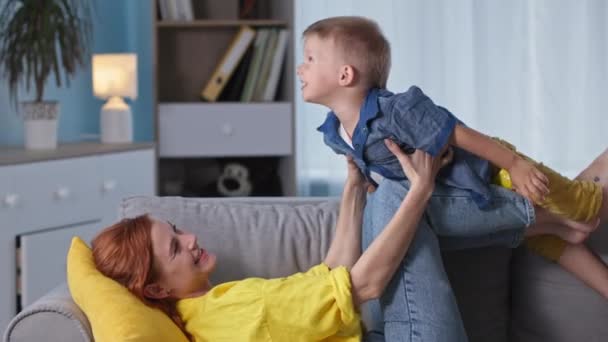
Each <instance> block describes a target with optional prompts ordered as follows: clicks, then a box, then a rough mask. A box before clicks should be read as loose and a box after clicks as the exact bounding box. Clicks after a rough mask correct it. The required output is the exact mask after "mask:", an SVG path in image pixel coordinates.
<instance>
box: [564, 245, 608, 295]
mask: <svg viewBox="0 0 608 342" xmlns="http://www.w3.org/2000/svg"><path fill="white" fill-rule="evenodd" d="M558 263H559V264H560V266H562V267H563V268H564V269H565V270H566V271H568V272H570V273H572V274H574V276H576V277H577V278H578V279H580V280H581V281H582V282H584V283H585V284H587V286H589V287H591V288H592V289H594V290H595V291H597V292H598V293H600V294H601V295H602V296H603V297H604V298H606V299H608V268H607V267H606V265H605V264H604V262H603V261H602V259H600V258H599V257H598V256H597V255H595V254H594V253H593V252H592V251H591V250H589V248H587V246H585V245H584V244H578V245H574V244H568V245H567V246H566V248H564V252H563V254H562V256H561V257H560V258H559V260H558Z"/></svg>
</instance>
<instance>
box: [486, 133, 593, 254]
mask: <svg viewBox="0 0 608 342" xmlns="http://www.w3.org/2000/svg"><path fill="white" fill-rule="evenodd" d="M495 139H496V140H497V141H498V142H499V143H500V144H502V145H503V146H505V147H507V148H509V149H510V150H512V151H514V152H516V153H517V154H518V155H520V156H521V157H523V158H525V159H526V160H528V161H530V162H532V163H534V165H535V166H536V167H537V168H538V169H539V170H540V171H541V172H542V173H543V174H544V175H545V176H546V177H547V178H548V179H549V186H548V187H549V194H548V195H547V196H546V197H545V199H544V200H543V201H542V202H540V203H537V204H538V205H539V206H541V207H542V208H545V209H547V210H548V211H550V212H552V213H554V214H556V215H559V216H562V217H566V218H569V219H572V220H575V221H582V222H586V221H589V220H591V219H593V218H595V217H597V215H598V212H599V210H600V208H601V206H602V201H603V195H602V187H601V185H599V184H597V183H594V182H590V181H583V180H571V179H568V178H566V177H564V176H562V175H560V174H559V173H557V172H555V171H554V170H552V169H550V168H548V167H546V166H545V165H543V164H542V163H537V162H536V161H534V160H532V159H531V158H528V157H527V156H525V155H523V154H521V153H519V152H517V150H516V149H515V147H514V146H513V145H511V144H509V143H508V142H506V141H504V140H501V139H497V138H495ZM494 183H496V184H498V185H501V186H504V187H507V188H511V180H510V176H509V174H508V172H507V171H506V170H500V172H499V173H498V174H497V175H496V177H495V179H494ZM566 244H567V242H566V241H564V240H562V239H560V238H558V237H556V236H552V235H539V236H534V237H532V238H527V239H526V246H527V247H528V248H529V249H531V250H532V251H534V252H536V253H538V254H540V255H541V256H543V257H545V258H547V259H549V260H551V261H557V260H558V259H559V258H560V257H561V255H562V253H563V251H564V248H565V247H566Z"/></svg>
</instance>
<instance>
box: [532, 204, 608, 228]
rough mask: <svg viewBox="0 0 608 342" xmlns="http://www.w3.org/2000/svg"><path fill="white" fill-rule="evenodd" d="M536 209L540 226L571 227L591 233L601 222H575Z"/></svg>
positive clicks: (541, 209) (545, 210)
mask: <svg viewBox="0 0 608 342" xmlns="http://www.w3.org/2000/svg"><path fill="white" fill-rule="evenodd" d="M534 209H535V212H536V223H538V224H540V225H544V224H548V225H550V226H551V225H563V226H566V227H569V228H570V229H574V230H578V231H580V232H583V233H591V232H593V231H594V230H595V229H596V228H597V226H598V225H599V222H600V220H599V219H598V218H596V219H593V220H591V221H589V222H580V221H574V220H571V219H567V218H564V217H561V216H558V215H556V214H554V213H552V212H550V211H549V210H547V209H544V208H541V207H534Z"/></svg>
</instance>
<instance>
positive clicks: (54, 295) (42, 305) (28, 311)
mask: <svg viewBox="0 0 608 342" xmlns="http://www.w3.org/2000/svg"><path fill="white" fill-rule="evenodd" d="M92 336H93V335H92V333H91V326H90V324H89V321H88V320H87V318H86V316H85V315H84V313H83V312H82V311H81V310H80V308H79V307H78V305H76V303H74V301H73V300H72V296H71V295H70V291H69V290H68V287H67V284H65V283H64V284H62V285H60V286H58V287H57V288H55V289H53V290H52V291H50V292H49V293H47V294H46V295H44V296H43V297H42V298H40V299H38V300H37V301H35V302H34V303H32V304H31V305H29V306H27V307H26V308H24V309H23V311H21V312H20V313H19V314H18V315H17V316H15V317H14V318H13V319H12V320H11V322H10V323H9V325H8V327H7V329H6V331H5V332H4V337H3V341H4V342H18V341H74V342H76V341H78V342H91V341H93V337H92Z"/></svg>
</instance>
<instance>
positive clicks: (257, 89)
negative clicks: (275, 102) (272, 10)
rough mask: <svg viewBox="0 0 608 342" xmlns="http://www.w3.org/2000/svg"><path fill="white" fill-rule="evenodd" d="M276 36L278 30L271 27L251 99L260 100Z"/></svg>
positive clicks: (277, 36) (274, 47)
mask: <svg viewBox="0 0 608 342" xmlns="http://www.w3.org/2000/svg"><path fill="white" fill-rule="evenodd" d="M278 38H279V31H278V30H276V29H272V30H271V31H270V36H269V37H268V44H266V49H264V55H263V57H262V65H261V66H260V71H259V72H260V75H259V76H258V78H257V80H256V82H255V86H254V87H253V97H252V98H251V100H252V101H262V96H263V95H264V89H265V88H266V83H267V82H268V74H269V72H270V66H271V63H272V56H273V55H274V50H275V49H276V45H277V40H278Z"/></svg>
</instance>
